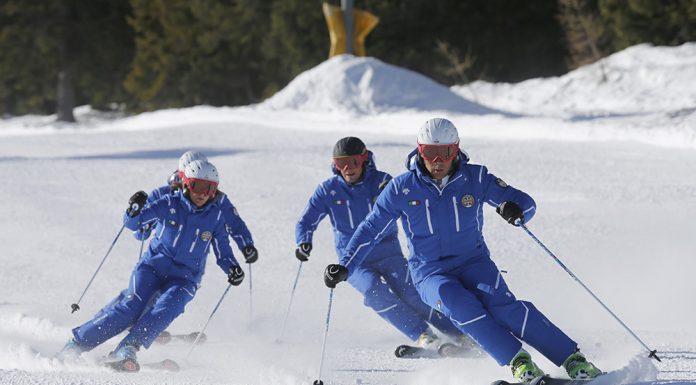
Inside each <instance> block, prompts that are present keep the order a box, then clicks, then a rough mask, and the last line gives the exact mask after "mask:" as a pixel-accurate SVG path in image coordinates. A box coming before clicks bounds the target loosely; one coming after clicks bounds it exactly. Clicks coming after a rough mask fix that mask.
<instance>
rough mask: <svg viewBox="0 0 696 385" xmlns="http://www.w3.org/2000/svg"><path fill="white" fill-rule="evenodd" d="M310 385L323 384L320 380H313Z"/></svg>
mask: <svg viewBox="0 0 696 385" xmlns="http://www.w3.org/2000/svg"><path fill="white" fill-rule="evenodd" d="M312 385H324V381H322V380H315V381H314V382H313V383H312Z"/></svg>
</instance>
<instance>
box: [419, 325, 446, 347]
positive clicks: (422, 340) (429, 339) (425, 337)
mask: <svg viewBox="0 0 696 385" xmlns="http://www.w3.org/2000/svg"><path fill="white" fill-rule="evenodd" d="M439 339H440V338H439V337H438V336H437V335H435V333H433V331H432V330H431V329H430V328H428V329H426V330H425V331H424V332H423V333H421V335H420V336H418V339H417V340H416V346H418V347H420V348H426V349H428V348H430V347H432V346H436V345H437V343H438V342H439Z"/></svg>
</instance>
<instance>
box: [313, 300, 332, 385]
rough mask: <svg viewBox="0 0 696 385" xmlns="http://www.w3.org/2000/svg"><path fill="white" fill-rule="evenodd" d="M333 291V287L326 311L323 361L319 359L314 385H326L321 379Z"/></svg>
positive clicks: (322, 346) (322, 351)
mask: <svg viewBox="0 0 696 385" xmlns="http://www.w3.org/2000/svg"><path fill="white" fill-rule="evenodd" d="M333 291H334V289H333V288H331V291H329V309H328V310H327V311H326V329H325V330H324V342H323V343H322V344H321V361H319V377H318V379H317V380H316V381H314V382H313V385H324V381H322V380H321V370H322V369H323V367H324V352H325V351H326V336H327V335H328V334H329V321H330V320H331V302H333Z"/></svg>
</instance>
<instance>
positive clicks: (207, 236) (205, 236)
mask: <svg viewBox="0 0 696 385" xmlns="http://www.w3.org/2000/svg"><path fill="white" fill-rule="evenodd" d="M212 237H213V234H212V233H211V232H210V231H204V232H203V234H201V240H202V241H203V242H208V241H209V240H210V238H212Z"/></svg>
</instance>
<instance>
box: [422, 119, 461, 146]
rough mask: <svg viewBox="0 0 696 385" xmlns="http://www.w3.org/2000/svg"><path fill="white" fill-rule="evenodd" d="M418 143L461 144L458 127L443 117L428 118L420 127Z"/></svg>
mask: <svg viewBox="0 0 696 385" xmlns="http://www.w3.org/2000/svg"><path fill="white" fill-rule="evenodd" d="M418 144H459V134H458V133H457V127H455V126H454V124H453V123H452V122H450V121H449V120H447V119H443V118H434V119H430V120H427V121H426V122H425V123H424V124H423V125H422V126H421V127H420V129H418Z"/></svg>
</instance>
